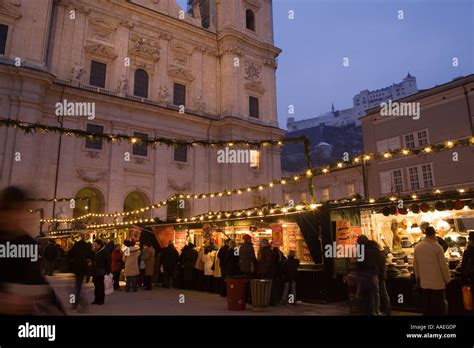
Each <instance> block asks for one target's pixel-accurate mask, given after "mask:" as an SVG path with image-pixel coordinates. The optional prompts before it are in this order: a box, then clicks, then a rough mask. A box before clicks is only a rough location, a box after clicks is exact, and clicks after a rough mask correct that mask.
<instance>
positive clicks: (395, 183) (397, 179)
mask: <svg viewBox="0 0 474 348" xmlns="http://www.w3.org/2000/svg"><path fill="white" fill-rule="evenodd" d="M392 188H393V190H394V191H395V192H402V191H403V180H402V171H401V170H400V169H397V170H394V171H393V172H392Z"/></svg>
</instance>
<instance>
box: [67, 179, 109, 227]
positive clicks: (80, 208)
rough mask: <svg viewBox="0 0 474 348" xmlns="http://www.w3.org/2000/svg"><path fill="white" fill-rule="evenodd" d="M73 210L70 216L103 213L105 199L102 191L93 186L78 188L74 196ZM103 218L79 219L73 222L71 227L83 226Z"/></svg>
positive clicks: (100, 220)
mask: <svg viewBox="0 0 474 348" xmlns="http://www.w3.org/2000/svg"><path fill="white" fill-rule="evenodd" d="M74 200H75V202H74V204H75V207H74V210H73V212H72V216H73V217H75V218H77V217H79V216H83V215H86V214H88V213H103V212H104V208H105V199H104V196H103V195H102V193H101V192H100V191H99V190H97V189H96V188H93V187H85V188H83V189H80V190H79V191H78V192H77V193H76V195H75V196H74ZM102 221H103V218H101V217H91V218H88V219H86V220H79V221H76V222H74V223H73V226H72V227H73V228H83V227H84V225H85V224H86V223H101V222H102Z"/></svg>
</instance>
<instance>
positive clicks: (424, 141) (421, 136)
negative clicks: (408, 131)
mask: <svg viewBox="0 0 474 348" xmlns="http://www.w3.org/2000/svg"><path fill="white" fill-rule="evenodd" d="M417 135H418V146H419V147H421V146H425V145H428V133H427V132H426V131H425V130H423V131H419V132H418V134H417Z"/></svg>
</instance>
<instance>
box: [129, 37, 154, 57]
mask: <svg viewBox="0 0 474 348" xmlns="http://www.w3.org/2000/svg"><path fill="white" fill-rule="evenodd" d="M160 49H161V47H160V45H159V44H158V42H156V41H154V40H152V39H149V38H146V37H143V36H140V35H138V34H132V38H131V41H130V53H131V54H135V55H137V56H140V57H143V58H146V59H151V60H153V61H155V62H156V61H158V60H159V59H160Z"/></svg>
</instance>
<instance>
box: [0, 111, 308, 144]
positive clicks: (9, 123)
mask: <svg viewBox="0 0 474 348" xmlns="http://www.w3.org/2000/svg"><path fill="white" fill-rule="evenodd" d="M0 127H10V128H15V129H18V130H20V131H22V132H24V133H25V134H35V133H37V132H38V131H40V132H43V133H60V134H65V135H67V136H76V137H80V138H86V139H89V140H95V141H106V142H114V143H115V142H116V141H128V142H129V143H131V144H140V143H146V144H147V145H150V146H156V145H167V146H187V147H192V146H220V147H225V146H229V147H233V146H247V147H254V148H258V147H263V146H269V145H275V146H282V145H284V144H293V143H306V142H308V139H307V138H306V137H305V136H301V137H297V138H283V139H265V140H257V141H252V140H231V141H229V140H227V141H226V140H211V141H209V140H191V141H185V140H179V139H169V138H164V137H157V138H138V137H135V136H129V135H126V134H107V133H94V132H88V131H84V130H81V129H72V128H62V127H59V126H50V125H45V124H40V123H30V122H24V121H21V120H12V119H7V118H0Z"/></svg>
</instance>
